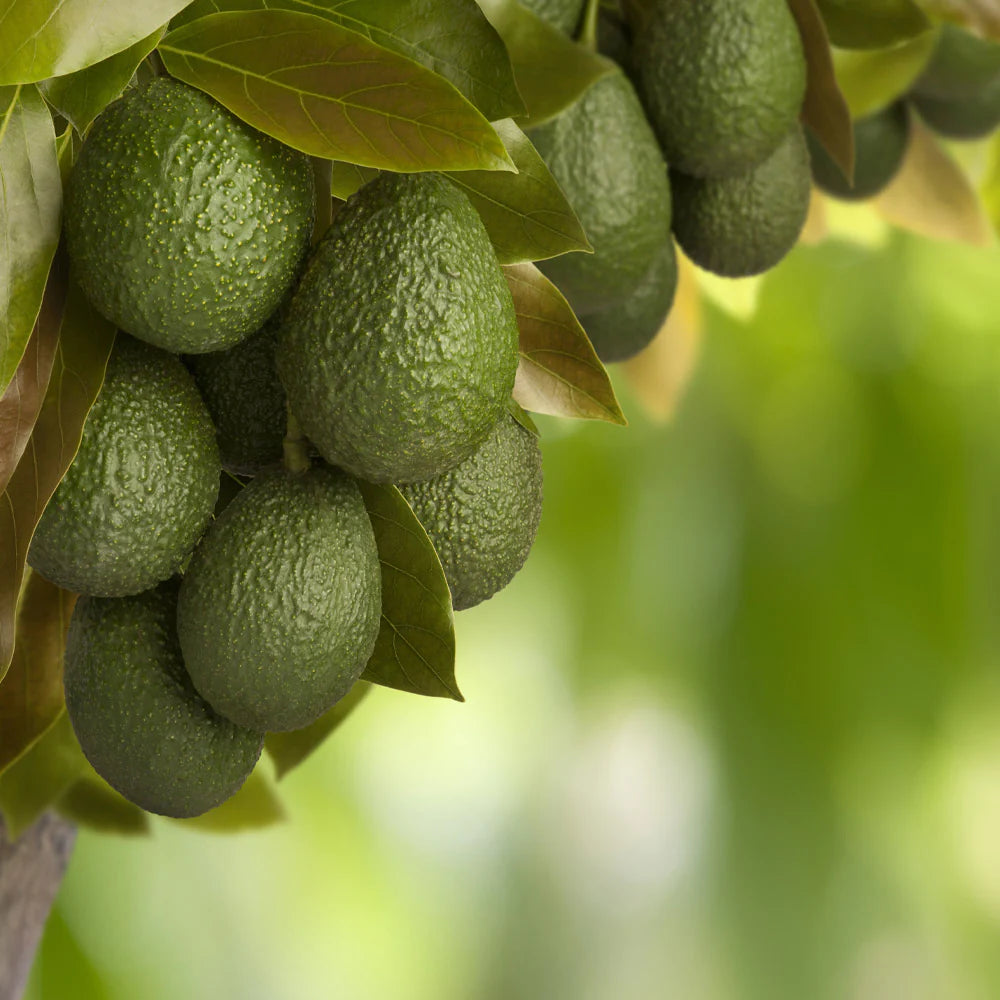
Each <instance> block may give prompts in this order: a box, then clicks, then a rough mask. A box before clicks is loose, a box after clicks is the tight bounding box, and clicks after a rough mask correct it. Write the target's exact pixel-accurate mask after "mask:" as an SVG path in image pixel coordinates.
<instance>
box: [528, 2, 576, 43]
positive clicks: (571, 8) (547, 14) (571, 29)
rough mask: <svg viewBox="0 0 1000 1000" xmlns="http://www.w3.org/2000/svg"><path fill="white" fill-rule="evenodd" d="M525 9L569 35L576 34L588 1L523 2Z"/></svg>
mask: <svg viewBox="0 0 1000 1000" xmlns="http://www.w3.org/2000/svg"><path fill="white" fill-rule="evenodd" d="M521 2H522V3H523V4H524V6H525V7H527V8H528V9H529V10H533V11H534V12H535V13H536V14H537V15H538V16H539V17H540V18H542V19H543V20H545V21H548V22H549V24H551V25H552V27H553V28H558V29H559V30H560V31H562V32H563V33H565V34H567V35H573V34H575V32H576V28H577V25H578V24H579V23H580V16H581V15H582V14H583V8H584V4H585V3H586V0H521Z"/></svg>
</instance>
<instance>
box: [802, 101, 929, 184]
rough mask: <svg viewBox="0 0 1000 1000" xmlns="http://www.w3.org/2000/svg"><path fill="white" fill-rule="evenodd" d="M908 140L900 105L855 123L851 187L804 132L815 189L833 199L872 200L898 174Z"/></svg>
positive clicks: (905, 111) (907, 126) (907, 123)
mask: <svg viewBox="0 0 1000 1000" xmlns="http://www.w3.org/2000/svg"><path fill="white" fill-rule="evenodd" d="M909 140H910V113H909V109H908V108H907V106H906V104H905V103H904V102H903V101H897V102H896V103H895V104H892V105H890V106H889V107H888V108H883V109H882V110H881V111H877V112H875V114H873V115H868V116H867V117H865V118H859V119H858V120H857V121H855V122H854V184H853V185H851V184H848V183H847V178H845V177H844V175H843V174H842V173H841V172H840V167H838V166H837V164H836V163H834V161H833V160H832V159H831V157H830V154H829V153H827V151H826V150H825V149H824V148H823V146H822V145H821V144H820V142H819V140H818V139H816V138H815V137H814V136H813V134H812V133H811V132H808V131H807V132H806V142H807V143H808V145H809V158H810V161H811V164H812V176H813V180H814V181H815V182H816V186H817V187H819V188H821V189H822V190H823V191H825V192H826V193H827V194H831V195H833V196H834V197H835V198H843V199H846V200H849V201H851V200H854V201H858V200H861V199H864V198H872V197H874V196H875V195H876V194H878V193H879V191H881V190H882V189H883V188H884V187H885V186H886V185H887V184H888V183H889V182H890V181H891V180H892V179H893V177H895V176H896V174H897V173H898V172H899V168H900V166H901V164H902V162H903V156H904V154H905V153H906V147H907V144H908V143H909Z"/></svg>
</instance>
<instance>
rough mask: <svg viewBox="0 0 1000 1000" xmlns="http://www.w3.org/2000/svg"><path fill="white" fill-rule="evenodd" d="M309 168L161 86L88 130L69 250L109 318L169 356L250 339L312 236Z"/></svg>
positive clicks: (163, 81)
mask: <svg viewBox="0 0 1000 1000" xmlns="http://www.w3.org/2000/svg"><path fill="white" fill-rule="evenodd" d="M313 211H314V208H313V175H312V168H311V166H310V164H309V159H308V157H306V156H304V155H303V154H301V153H298V152H296V151H295V150H293V149H290V148H289V147H287V146H285V145H283V144H282V143H280V142H278V141H276V140H275V139H271V138H269V137H268V136H265V135H264V134H263V133H261V132H258V131H256V130H255V129H253V128H251V127H250V126H249V125H246V124H244V123H243V122H241V121H240V120H239V119H238V118H236V117H235V116H234V115H232V114H230V113H229V112H228V111H227V110H226V109H225V108H223V107H222V105H221V104H218V103H216V102H215V101H214V100H213V99H212V98H211V97H209V96H208V95H207V94H204V93H202V92H201V91H200V90H195V88H193V87H189V86H187V84H184V83H181V82H180V81H178V80H174V79H171V78H169V77H160V78H157V79H155V80H152V81H151V82H150V83H149V84H147V85H145V86H139V87H137V88H135V89H134V90H130V91H128V92H127V93H126V94H125V96H123V97H122V98H120V99H119V100H117V101H115V102H114V103H113V104H112V105H111V106H110V107H109V108H108V109H107V110H106V111H105V112H104V113H103V114H102V115H101V116H100V117H99V118H98V119H97V121H96V122H95V123H94V126H93V128H92V129H91V131H90V133H89V135H88V136H87V140H86V142H85V143H84V145H83V149H82V151H81V153H80V158H79V160H78V162H77V164H76V167H75V168H74V170H73V173H72V175H71V176H70V180H69V185H68V190H67V193H66V205H65V230H66V246H67V249H68V251H69V255H70V258H71V260H72V261H73V264H74V266H75V269H76V273H77V276H78V279H79V282H80V285H81V287H82V288H83V290H84V292H85V293H86V294H87V296H88V298H89V299H90V300H91V302H92V303H93V304H94V306H95V307H96V308H97V309H98V311H99V312H101V313H103V314H104V315H105V316H106V317H107V318H108V319H110V320H111V321H112V322H114V323H115V324H116V325H118V326H120V327H121V328H122V329H123V330H126V331H128V332H129V333H131V334H133V335H134V336H136V337H138V338H140V339H141V340H145V341H148V342H149V343H151V344H154V345H156V346H157V347H162V348H165V349H166V350H169V351H174V352H178V353H179V352H187V353H191V354H198V353H201V352H203V351H215V350H221V349H222V348H225V347H230V346H232V345H233V344H236V343H238V342H239V341H240V340H242V339H243V338H244V337H247V336H249V334H251V333H253V332H254V331H255V330H258V329H259V328H260V327H261V326H262V325H263V323H264V321H265V320H266V319H267V318H268V316H269V315H270V314H271V313H272V312H273V311H274V310H275V308H276V307H277V306H278V304H279V302H280V301H281V299H282V296H283V295H284V294H285V291H286V290H287V288H288V286H289V285H290V284H291V282H292V281H293V279H294V277H295V274H296V271H297V269H298V267H299V264H300V261H301V259H302V256H303V254H304V253H305V252H306V250H307V248H308V245H309V239H310V236H311V234H312V220H313Z"/></svg>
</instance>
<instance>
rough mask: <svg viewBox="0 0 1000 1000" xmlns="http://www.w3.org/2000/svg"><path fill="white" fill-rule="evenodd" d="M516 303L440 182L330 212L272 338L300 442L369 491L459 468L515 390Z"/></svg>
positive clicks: (463, 204)
mask: <svg viewBox="0 0 1000 1000" xmlns="http://www.w3.org/2000/svg"><path fill="white" fill-rule="evenodd" d="M517 361H518V330H517V320H516V317H515V314H514V303H513V300H512V299H511V294H510V289H509V288H508V286H507V282H506V279H505V278H504V275H503V271H502V270H501V268H500V265H499V264H498V263H497V259H496V255H495V254H494V252H493V247H492V245H491V244H490V240H489V237H488V236H487V234H486V230H485V229H484V228H483V224H482V222H481V221H480V218H479V215H478V214H477V212H476V210H475V209H474V208H473V207H472V204H471V203H470V202H469V200H468V198H466V196H465V195H464V194H463V193H462V192H461V191H459V190H458V188H457V187H455V186H454V185H453V184H452V183H451V182H450V181H448V180H447V179H445V178H444V177H441V176H439V175H436V174H411V175H406V174H388V173H386V174H382V175H380V176H379V177H377V178H376V179H375V180H373V181H372V182H371V183H369V184H367V185H365V187H363V188H361V190H360V191H358V192H357V193H356V194H355V195H353V196H352V197H351V198H350V199H349V200H348V202H347V204H346V205H345V206H344V207H343V208H342V209H341V210H340V212H339V213H338V215H337V217H336V219H334V222H333V225H332V226H331V227H330V229H329V230H328V232H327V235H326V236H325V237H324V238H323V240H322V241H321V242H320V244H319V245H318V247H317V248H316V251H315V253H314V254H313V257H312V259H311V260H310V261H309V264H308V266H307V267H306V271H305V274H304V275H303V278H302V281H301V283H300V284H299V287H298V289H297V290H296V292H295V295H294V297H293V298H292V301H291V305H290V307H289V309H288V314H287V316H286V318H285V319H284V321H283V322H282V324H281V330H280V333H279V338H278V351H277V363H278V373H279V375H280V376H281V380H282V382H283V383H284V385H285V389H286V391H287V393H288V399H289V404H290V407H291V410H292V412H293V413H294V414H295V416H296V418H297V419H298V421H299V423H300V425H301V426H302V428H303V430H304V431H305V434H306V436H307V437H308V438H309V440H310V441H312V443H313V444H314V445H315V446H316V448H317V449H318V450H319V452H320V454H321V455H322V456H323V457H324V458H325V459H326V460H327V461H328V462H330V463H331V464H333V465H339V466H340V467H341V468H344V469H347V470H348V471H349V472H351V473H353V474H354V475H356V476H358V477H359V478H361V479H367V480H369V481H372V482H395V483H401V482H414V481H417V480H421V479H430V478H432V477H434V476H436V475H439V474H440V473H442V472H445V471H446V470H447V469H450V468H452V467H454V466H455V465H457V464H458V463H459V462H461V461H462V460H463V459H465V458H467V457H468V456H469V455H470V454H471V453H472V452H473V451H474V450H475V448H476V447H477V446H478V445H479V444H480V443H481V442H482V441H483V440H484V439H485V437H486V435H487V434H489V432H490V430H491V429H492V427H493V425H494V424H495V423H496V421H497V420H498V419H499V418H500V414H501V413H502V412H503V409H504V406H505V405H506V401H507V399H508V398H509V396H510V393H511V389H512V388H513V385H514V375H515V372H516V370H517Z"/></svg>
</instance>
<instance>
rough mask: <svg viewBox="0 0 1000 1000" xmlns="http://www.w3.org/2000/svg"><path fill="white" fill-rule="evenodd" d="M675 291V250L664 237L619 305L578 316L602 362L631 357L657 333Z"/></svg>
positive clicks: (672, 244) (668, 309) (670, 242)
mask: <svg viewBox="0 0 1000 1000" xmlns="http://www.w3.org/2000/svg"><path fill="white" fill-rule="evenodd" d="M676 291H677V253H676V251H675V250H674V241H673V240H671V239H667V240H666V242H665V243H664V244H663V247H662V249H661V250H660V252H659V253H658V254H657V255H656V256H655V257H654V258H653V262H652V264H651V265H650V268H649V270H648V271H647V272H646V276H645V277H644V278H643V279H642V281H641V282H640V283H639V285H638V287H637V288H636V289H635V291H634V292H633V293H632V294H631V295H630V296H629V297H628V298H627V299H626V300H625V301H624V302H623V303H622V304H621V305H620V306H611V307H609V308H607V309H602V310H600V311H599V312H594V313H587V315H586V316H581V317H580V322H581V323H582V324H583V328H584V329H585V330H586V331H587V336H588V337H589V338H590V342H591V343H592V344H593V345H594V350H595V351H597V356H598V357H599V358H600V359H601V360H602V361H604V362H605V363H610V362H613V361H625V360H626V359H628V358H631V357H634V356H635V355H636V354H638V353H639V352H640V351H641V350H643V348H645V347H648V346H649V343H650V341H651V340H652V339H653V338H654V337H655V336H656V335H657V333H659V331H660V328H661V327H662V326H663V324H664V322H665V321H666V318H667V314H668V313H669V312H670V307H671V305H673V301H674V293H675V292H676Z"/></svg>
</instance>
